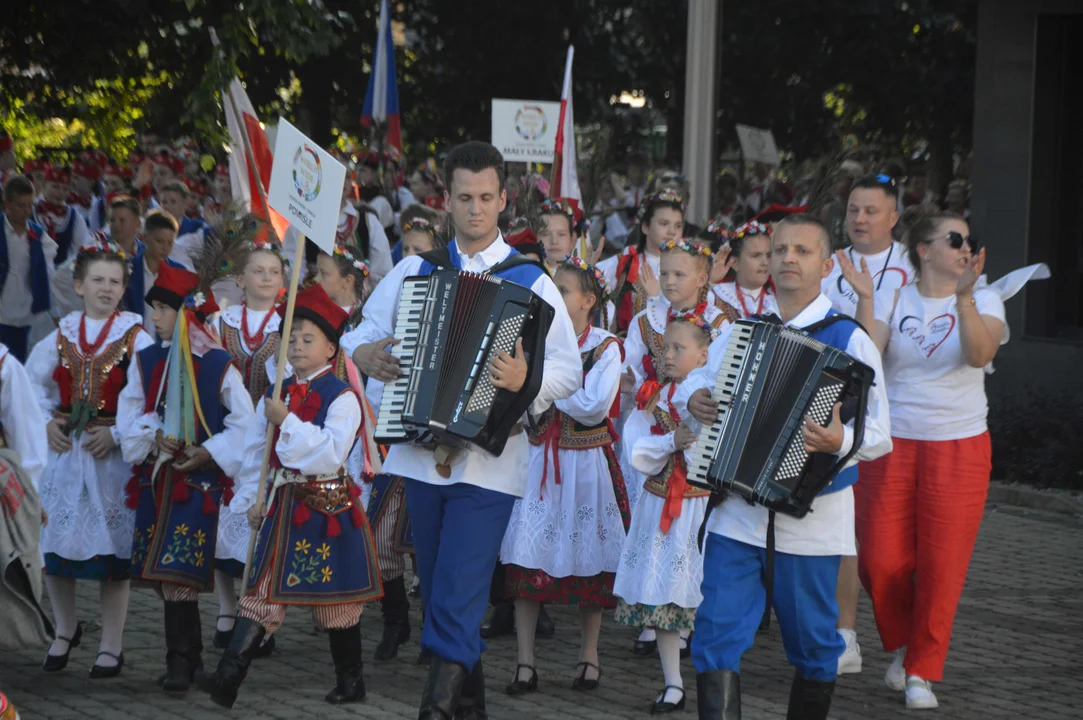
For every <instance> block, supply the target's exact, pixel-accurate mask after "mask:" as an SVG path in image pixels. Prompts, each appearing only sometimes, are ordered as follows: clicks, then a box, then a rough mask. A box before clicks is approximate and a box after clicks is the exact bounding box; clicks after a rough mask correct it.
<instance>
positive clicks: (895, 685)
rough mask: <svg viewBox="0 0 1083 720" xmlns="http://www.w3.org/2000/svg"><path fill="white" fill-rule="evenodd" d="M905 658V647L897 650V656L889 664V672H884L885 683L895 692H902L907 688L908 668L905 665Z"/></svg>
mask: <svg viewBox="0 0 1083 720" xmlns="http://www.w3.org/2000/svg"><path fill="white" fill-rule="evenodd" d="M905 658H906V648H905V647H903V648H899V649H898V650H896V651H895V657H894V659H892V661H891V665H890V666H888V669H887V673H885V674H884V684H885V685H887V686H888V687H889V688H891V689H892V690H894V691H895V692H902V691H903V690H905V689H906V668H905V667H903V660H904V659H905Z"/></svg>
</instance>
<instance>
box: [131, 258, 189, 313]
mask: <svg viewBox="0 0 1083 720" xmlns="http://www.w3.org/2000/svg"><path fill="white" fill-rule="evenodd" d="M146 252H147V246H146V245H144V244H143V241H142V240H139V239H136V241H135V256H134V257H132V276H131V278H129V280H128V287H127V288H125V289H124V299H123V300H122V301H121V305H122V306H123V308H124V309H125V310H127V311H128V312H133V313H135V314H136V315H138V316H139V317H143V313H144V310H145V309H146V306H147V300H146V298H147V293H148V292H150V288H149V287H145V285H146V280H145V278H144V276H143V255H145V254H146ZM164 262H165V264H166V265H168V266H170V267H174V268H180V269H183V268H184V266H183V265H181V264H180V263H179V262H176V261H174V260H170V259H169V258H166V259H165V261H164Z"/></svg>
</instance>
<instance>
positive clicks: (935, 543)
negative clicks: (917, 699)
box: [854, 432, 992, 682]
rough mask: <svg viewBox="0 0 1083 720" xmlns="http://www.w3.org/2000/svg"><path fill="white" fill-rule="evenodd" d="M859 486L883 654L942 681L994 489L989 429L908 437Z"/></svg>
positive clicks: (863, 548) (867, 573)
mask: <svg viewBox="0 0 1083 720" xmlns="http://www.w3.org/2000/svg"><path fill="white" fill-rule="evenodd" d="M893 441H894V444H895V448H894V450H893V451H892V452H891V453H890V454H888V455H886V456H884V457H882V458H880V459H879V460H875V461H873V462H868V463H862V464H861V466H860V472H861V475H860V481H859V482H858V483H857V484H856V485H855V486H854V497H855V514H856V524H857V541H858V547H859V550H858V568H859V572H860V574H861V583H862V585H864V586H865V591H866V592H867V593H868V594H869V597H871V598H872V607H873V611H874V612H875V614H876V626H877V629H878V630H879V631H880V639H881V641H882V642H883V644H884V649H885V650H887V651H888V652H893V651H895V650H898V649H899V648H901V647H904V646H905V647H906V658H905V660H904V665H905V667H906V672H907V674H908V675H917V676H918V677H921V678H923V679H925V680H930V681H933V682H938V681H940V680H941V678H942V676H943V674H944V661H945V659H946V658H947V655H948V643H949V642H950V640H951V629H952V625H953V624H954V622H955V611H956V608H958V606H959V596H960V595H962V592H963V585H965V584H966V572H967V568H968V567H969V565H970V555H971V553H972V552H973V550H974V542H975V540H976V539H977V537H978V527H979V526H980V525H981V519H982V513H983V512H984V509H985V498H986V495H988V492H989V473H990V471H991V469H992V448H991V446H990V443H989V433H988V432H986V433H982V434H981V435H977V436H974V437H970V438H965V439H963V440H944V441H931V440H903V439H900V438H893Z"/></svg>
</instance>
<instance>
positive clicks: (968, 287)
mask: <svg viewBox="0 0 1083 720" xmlns="http://www.w3.org/2000/svg"><path fill="white" fill-rule="evenodd" d="M983 270H985V248H982V249H981V250H979V251H978V252H977V254H975V255H971V256H970V262H969V263H967V266H966V270H964V271H963V274H962V275H960V276H959V281H958V283H957V284H956V286H955V294H956V295H968V294H969V293H971V292H973V290H974V283H976V282H977V281H978V278H979V277H981V273H982V271H983Z"/></svg>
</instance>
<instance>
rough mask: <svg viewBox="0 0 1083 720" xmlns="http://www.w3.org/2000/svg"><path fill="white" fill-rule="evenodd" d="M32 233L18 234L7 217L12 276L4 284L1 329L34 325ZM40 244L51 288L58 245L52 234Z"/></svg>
mask: <svg viewBox="0 0 1083 720" xmlns="http://www.w3.org/2000/svg"><path fill="white" fill-rule="evenodd" d="M29 230H30V228H29V225H28V226H27V228H26V230H25V231H24V232H22V233H18V232H16V231H15V228H13V227H12V226H11V223H10V222H8V219H7V216H6V215H5V216H4V235H5V237H6V239H7V245H8V274H7V279H6V280H5V282H4V291H3V293H2V294H0V325H12V326H14V327H26V326H28V325H32V324H33V322H34V313H32V312H31V310H30V309H31V307H33V304H34V296H33V295H32V294H31V292H30V289H31V283H30V239H29V237H28V234H29ZM40 240H41V244H42V250H44V251H45V271H46V273H47V274H48V278H49V285H50V286H51V285H52V280H53V273H54V267H53V263H54V261H55V260H56V251H57V245H56V242H54V241H53V239H52V238H51V237H49V235H48V234H45V235H42V237H41V238H40Z"/></svg>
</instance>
